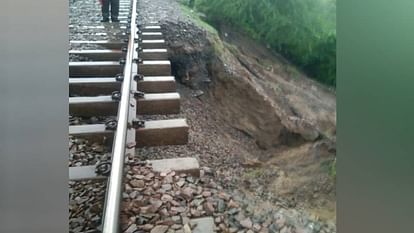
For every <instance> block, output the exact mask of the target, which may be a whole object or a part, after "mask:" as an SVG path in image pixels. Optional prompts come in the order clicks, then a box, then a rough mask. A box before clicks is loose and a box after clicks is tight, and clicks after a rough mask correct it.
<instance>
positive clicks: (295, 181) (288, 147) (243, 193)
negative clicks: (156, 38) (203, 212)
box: [69, 0, 336, 232]
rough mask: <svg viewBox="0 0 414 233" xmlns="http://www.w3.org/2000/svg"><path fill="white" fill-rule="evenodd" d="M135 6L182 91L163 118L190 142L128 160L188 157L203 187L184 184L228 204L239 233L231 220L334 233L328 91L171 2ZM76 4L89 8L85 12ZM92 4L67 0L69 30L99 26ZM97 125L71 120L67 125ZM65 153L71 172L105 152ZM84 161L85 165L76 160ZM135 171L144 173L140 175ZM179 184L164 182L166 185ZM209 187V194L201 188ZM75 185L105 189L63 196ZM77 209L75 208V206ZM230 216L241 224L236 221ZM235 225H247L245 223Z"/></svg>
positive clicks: (332, 106) (84, 148) (332, 104)
mask: <svg viewBox="0 0 414 233" xmlns="http://www.w3.org/2000/svg"><path fill="white" fill-rule="evenodd" d="M139 2H140V6H139V8H140V9H142V10H141V12H140V15H141V21H142V22H143V24H145V23H146V22H148V21H149V16H152V17H155V18H156V19H157V20H159V21H160V24H161V25H162V26H163V28H164V29H165V37H166V41H167V43H168V47H169V52H170V59H171V61H172V65H173V72H174V75H175V77H176V79H177V81H179V82H180V83H181V84H179V85H178V91H179V93H180V95H181V113H180V114H179V115H171V116H167V117H165V116H164V117H162V118H176V117H178V116H180V117H185V118H186V119H187V122H188V124H189V125H190V136H189V138H190V141H189V143H188V144H187V145H184V146H164V147H154V148H143V149H138V150H137V153H136V156H135V157H134V158H131V162H132V161H133V160H134V161H144V160H147V159H161V158H176V157H195V158H197V159H198V161H199V162H200V165H201V166H202V167H203V171H204V172H203V174H204V177H203V178H202V179H204V180H205V181H204V182H203V181H200V184H199V183H197V182H196V181H193V180H190V181H186V182H188V184H187V183H186V185H189V187H192V188H193V189H194V190H200V188H201V190H202V191H201V193H202V192H211V193H212V194H211V196H212V197H214V201H217V200H218V199H220V198H219V197H217V198H218V199H217V198H216V196H217V195H219V193H224V192H225V193H226V194H225V195H229V196H231V200H234V201H235V202H236V203H237V205H238V209H239V210H240V211H237V212H235V213H234V215H233V217H231V216H230V217H229V219H235V220H234V221H236V222H237V224H236V225H237V226H239V227H241V226H240V221H244V220H246V219H247V218H249V220H251V221H252V225H253V224H254V223H260V230H258V231H257V232H259V231H261V232H266V231H264V229H265V227H263V226H264V225H263V224H265V222H266V221H268V222H269V224H268V225H267V227H266V229H267V230H268V232H300V231H299V229H303V232H336V226H335V225H336V224H335V222H336V202H335V199H336V194H335V176H333V175H332V170H333V169H332V168H333V165H332V164H334V161H335V158H336V96H335V92H334V91H333V90H331V89H329V88H327V87H324V86H323V85H321V84H318V83H317V82H315V81H313V80H311V79H309V78H308V77H306V76H305V75H304V74H302V73H301V72H300V71H298V70H297V69H296V68H294V66H292V65H290V64H289V62H288V61H286V60H284V59H283V58H281V57H280V56H278V55H277V54H273V53H271V52H269V51H268V50H267V49H266V46H265V45H260V44H259V43H257V42H255V41H252V40H250V39H249V38H248V37H246V36H244V35H243V34H242V33H240V32H237V31H235V30H234V29H231V28H230V27H228V26H227V25H221V26H218V29H219V30H218V31H216V30H215V29H214V28H212V27H211V26H209V25H207V24H206V23H204V22H202V21H201V20H200V18H203V15H201V14H198V13H195V12H192V11H191V10H189V9H188V8H185V7H183V6H181V5H180V4H179V3H178V2H177V1H175V0H140V1H139ZM85 3H88V4H89V7H85ZM97 4H98V3H96V2H94V1H91V0H82V1H79V0H77V1H73V2H72V3H71V12H70V13H71V15H70V20H71V23H72V24H78V25H79V24H86V25H87V24H88V23H89V24H91V23H95V24H99V20H100V15H99V8H96V6H97ZM86 5H87V4H86ZM94 6H95V8H93V7H94ZM85 11H88V14H85ZM149 12H151V14H149ZM76 30H77V29H73V31H71V39H82V38H87V35H86V34H84V37H83V36H82V35H79V34H77V33H79V32H82V31H76ZM79 30H81V29H79ZM111 30H115V31H116V30H118V29H116V28H115V29H111ZM97 32H98V31H97ZM89 35H90V31H89ZM70 59H71V60H81V59H82V58H77V57H71V58H70ZM142 118H143V119H149V118H160V117H157V116H155V117H142ZM103 120H104V119H100V118H93V119H80V118H79V119H73V118H72V119H71V124H82V123H85V122H88V123H91V122H95V123H96V122H102V121H103ZM70 146H72V147H73V148H75V149H72V150H71V152H70V161H69V164H70V166H82V165H91V164H96V163H97V162H99V161H103V160H106V159H108V157H109V152H110V150H109V149H108V148H107V147H105V146H103V145H96V144H94V145H90V144H88V143H87V142H84V141H81V140H77V139H71V142H70ZM79 147H81V149H79ZM82 153H83V154H82ZM85 154H88V155H89V157H90V158H87V159H85ZM142 169H144V168H142ZM142 169H141V168H140V169H138V168H137V171H136V173H131V174H129V177H130V178H128V179H127V180H128V181H131V177H134V176H138V177H139V175H142V174H141V172H142V171H144V170H145V169H144V170H142ZM132 170H133V169H132ZM144 173H145V175H147V174H150V173H151V172H150V171H147V170H145V172H144ZM172 176H173V177H174V175H172ZM164 177H165V176H164ZM164 177H158V178H157V177H155V178H154V177H152V178H151V179H150V180H147V181H148V182H154V179H155V180H157V179H159V181H160V182H161V181H162V182H164V181H163V180H164V179H165V178H164ZM181 178H182V177H181ZM181 178H180V177H177V179H174V180H173V181H169V182H170V183H175V182H178V181H179V180H180V179H181ZM147 181H145V182H147ZM211 182H213V183H216V186H214V187H210V186H209V184H210V183H211ZM167 183H168V182H167ZM152 184H153V183H150V185H152ZM88 185H89V186H88ZM194 185H195V186H194ZM79 186H82V187H84V186H86V187H91V188H89V189H90V190H91V191H90V192H92V191H93V192H98V193H100V192H102V191H101V190H103V189H104V188H105V187H104V185H102V184H98V185H96V184H92V183H90V182H89V183H88V182H84V183H83V184H74V183H72V184H71V190H72V192H73V193H75V192H78V191H77V190H78V187H79ZM199 187H200V188H199ZM155 191H156V190H155ZM79 192H80V191H79ZM156 192H158V191H156ZM131 193H132V191H131V190H126V191H125V194H124V196H125V200H124V201H126V202H129V201H131V198H130V197H131ZM133 195H135V194H133ZM200 195H201V194H200ZM222 195H224V194H222ZM75 196H76V195H75V194H73V195H72V193H71V202H72V204H73V205H75V206H76V205H83V206H87V203H88V202H89V203H95V204H92V206H97V205H98V204H96V203H97V201H98V202H99V201H101V198H94V199H93V200H83V199H82V200H80V201H79V198H78V201H76V200H75V198H76V197H75ZM91 196H92V195H90V197H91ZM172 196H174V195H172ZM154 198H155V199H157V198H158V199H160V200H161V198H162V195H160V197H158V196H155V197H153V199H151V200H152V202H151V204H154V203H155V204H154V205H159V204H161V203H159V201H157V200H155V199H154ZM174 198H175V197H174ZM206 198H207V197H206ZM207 199H208V198H207ZM207 199H206V200H207ZM222 199H223V198H222ZM149 200H150V199H148V201H149ZM209 200H210V199H209ZM209 200H207V202H208V201H209ZM210 201H212V200H210ZM225 201H226V204H225V208H226V213H228V212H227V211H231V209H232V208H230V207H229V203H228V202H229V200H225ZM78 202H81V204H76V203H78ZM84 202H85V203H84ZM163 203H164V204H165V201H164V202H163ZM217 203H218V202H216V203H215V204H212V206H213V208H214V211H218V206H217V205H218V204H217ZM200 205H201V206H203V205H207V204H202V203H200ZM177 207H179V206H177ZM203 207H206V206H203ZM233 207H234V206H233ZM160 208H161V207H160ZM208 208H211V206H207V209H208ZM223 208H224V207H223ZM74 209H76V208H74ZM201 209H203V208H201ZM95 211H96V210H95ZM214 211H213V212H214ZM223 211H224V210H223ZM72 212H73V211H72ZM89 212H91V211H89ZM92 212H93V211H92ZM96 212H97V213H98V212H99V211H96ZM239 212H240V213H242V216H238V215H240V214H239ZM214 213H215V212H214ZM130 215H131V216H130ZM132 215H133V212H132V213H129V214H128V218H129V220H128V219H127V220H125V221H126V223H127V222H128V221H130V220H131V218H132V219H134V221H135V220H136V218H135V217H134V216H132ZM71 216H72V215H71ZM96 216H97V215H93V214H92V215H91V216H83V217H82V216H78V215H75V214H73V217H72V220H73V219H76V221H80V222H82V223H83V221H84V220H82V219H83V218H86V219H92V218H95V220H97V219H98V218H99V216H98V217H96ZM220 216H221V215H220ZM237 216H238V217H237ZM281 216H282V217H281ZM220 218H222V217H220ZM223 218H224V217H223ZM226 218H227V217H226ZM281 218H282V219H284V220H283V221H284V222H283V221H282V220H279V223H281V221H282V222H283V224H282V225H281V226H280V227H277V228H275V229H274V230H271V229H270V227H271V225H272V224H276V222H277V219H281ZM268 219H270V220H268ZM76 221H75V222H76ZM88 221H89V220H88ZM217 221H219V220H217ZM232 221H233V220H232ZM72 222H73V221H72ZM286 222H288V223H286ZM126 223H125V224H126ZM220 223H224V219H222V220H220V221H219V222H218V223H217V227H218V229H221V228H220V227H219V225H220ZM133 224H134V223H130V224H127V225H126V226H125V229H124V230H125V231H128V228H129V227H131V226H132V225H133ZM243 224H248V225H249V222H248V220H246V221H245V222H243ZM73 225H74V226H73V228H76V227H78V228H79V226H80V225H82V224H81V223H79V224H76V223H73ZM276 225H277V224H276ZM276 225H273V226H276ZM93 227H95V226H91V227H90V228H87V229H93ZM133 227H137V228H138V226H133ZM147 227H149V226H147ZM177 227H178V226H177ZM181 227H182V226H181ZM224 227H226V230H223V229H221V230H220V231H221V232H226V231H227V230H229V229H230V228H231V227H232V226H231V225H229V223H228V222H227V225H226V226H224ZM151 229H153V228H151ZM180 229H181V228H180ZM241 229H246V230H241ZM247 229H252V230H253V226H251V227H250V228H243V227H241V228H240V229H239V230H240V231H241V232H247ZM295 229H296V230H295ZM84 230H85V229H84ZM130 230H131V229H130ZM132 230H134V229H132ZM132 230H131V232H134V231H132ZM233 230H234V227H233ZM282 230H283V231H282ZM305 230H306V231H305Z"/></svg>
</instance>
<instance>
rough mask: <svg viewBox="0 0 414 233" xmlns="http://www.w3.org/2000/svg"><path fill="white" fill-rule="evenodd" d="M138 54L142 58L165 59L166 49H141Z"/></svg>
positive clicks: (166, 57) (166, 56)
mask: <svg viewBox="0 0 414 233" xmlns="http://www.w3.org/2000/svg"><path fill="white" fill-rule="evenodd" d="M139 56H140V57H141V58H142V59H143V60H167V59H168V51H167V49H142V50H141V51H140V53H139Z"/></svg>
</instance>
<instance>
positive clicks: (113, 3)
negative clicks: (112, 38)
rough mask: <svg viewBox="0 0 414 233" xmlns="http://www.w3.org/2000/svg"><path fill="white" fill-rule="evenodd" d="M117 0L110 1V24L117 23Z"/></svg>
mask: <svg viewBox="0 0 414 233" xmlns="http://www.w3.org/2000/svg"><path fill="white" fill-rule="evenodd" d="M118 14H119V0H111V19H112V22H119V20H118Z"/></svg>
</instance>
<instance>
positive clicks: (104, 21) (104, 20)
mask: <svg viewBox="0 0 414 233" xmlns="http://www.w3.org/2000/svg"><path fill="white" fill-rule="evenodd" d="M101 22H102V23H106V22H109V19H102V20H101Z"/></svg>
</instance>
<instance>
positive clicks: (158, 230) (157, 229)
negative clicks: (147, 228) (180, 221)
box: [151, 225, 168, 233]
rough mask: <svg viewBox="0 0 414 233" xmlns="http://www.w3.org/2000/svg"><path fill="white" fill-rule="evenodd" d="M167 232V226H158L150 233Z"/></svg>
mask: <svg viewBox="0 0 414 233" xmlns="http://www.w3.org/2000/svg"><path fill="white" fill-rule="evenodd" d="M167 230H168V226H164V225H158V226H156V227H154V228H153V229H152V230H151V233H164V232H166V231H167Z"/></svg>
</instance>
